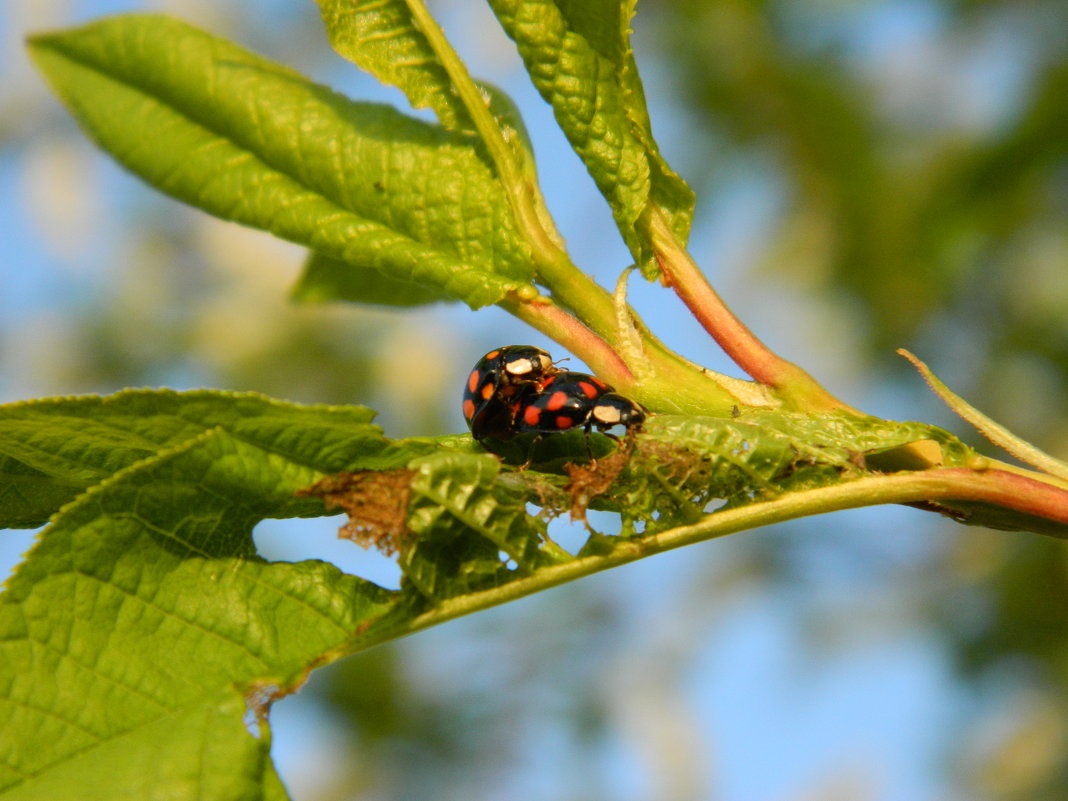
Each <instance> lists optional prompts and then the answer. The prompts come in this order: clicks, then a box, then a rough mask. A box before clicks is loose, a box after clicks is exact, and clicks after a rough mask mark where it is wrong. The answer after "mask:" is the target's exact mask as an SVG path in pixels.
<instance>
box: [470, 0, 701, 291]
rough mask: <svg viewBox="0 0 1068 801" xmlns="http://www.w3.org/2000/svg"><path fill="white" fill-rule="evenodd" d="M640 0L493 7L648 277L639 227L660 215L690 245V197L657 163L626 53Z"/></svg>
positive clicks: (648, 251)
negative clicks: (648, 217) (636, 4)
mask: <svg viewBox="0 0 1068 801" xmlns="http://www.w3.org/2000/svg"><path fill="white" fill-rule="evenodd" d="M635 1H636V0H489V2H490V5H491V6H492V7H493V10H494V12H495V13H496V14H497V17H498V19H499V20H500V21H501V24H502V25H503V26H504V29H505V31H507V33H508V35H509V36H511V37H512V39H514V40H515V42H516V44H517V45H518V47H519V53H520V55H521V56H522V57H523V61H524V63H525V64H526V67H527V71H528V72H529V73H530V77H531V79H532V80H533V82H534V84H535V86H537V88H538V91H539V92H540V93H541V95H542V97H544V98H545V99H546V100H547V101H548V102H549V103H550V105H552V107H553V112H554V113H555V115H556V120H557V122H558V123H559V124H560V127H561V128H562V129H563V131H564V134H565V135H566V136H567V138H568V141H570V142H571V146H572V147H573V148H574V149H575V151H576V152H577V153H578V155H579V156H580V157H581V158H582V160H583V162H584V163H585V164H586V168H587V169H588V170H589V172H590V175H591V176H592V177H593V179H594V181H595V182H596V183H597V186H598V187H599V188H600V190H601V192H602V194H604V196H605V197H606V198H607V199H608V201H609V203H610V204H611V206H612V212H613V214H614V216H615V220H616V224H617V226H618V227H619V230H620V232H621V233H622V235H623V239H624V240H625V241H626V243H627V246H628V247H629V248H630V250H631V253H632V254H633V255H634V259H635V261H636V262H637V263H638V264H639V265H640V266H641V267H642V269H643V272H644V273H645V274H646V275H647V276H652V275H655V274H656V265H655V260H654V259H653V252H652V248H651V245H650V243H649V241H648V239H647V237H646V236H645V235H644V234H643V232H642V230H641V220H642V219H643V218H644V217H646V216H647V215H650V214H653V213H659V214H663V215H665V216H666V218H667V219H668V220H669V222H670V224H671V227H672V229H673V231H674V233H675V235H676V237H677V238H678V239H679V241H680V242H682V243H685V242H686V240H687V237H688V236H689V230H690V223H691V221H692V218H693V205H694V196H693V192H692V191H691V190H690V188H689V187H688V186H687V185H686V183H685V182H684V181H683V180H682V179H681V178H680V177H679V176H678V175H676V174H675V173H674V172H673V171H672V170H671V168H670V167H669V166H668V164H667V162H666V161H665V160H664V158H663V157H662V156H661V155H660V150H659V148H658V146H657V144H656V141H655V139H654V138H653V134H652V127H651V124H650V121H649V113H648V109H647V108H646V103H645V93H644V90H643V88H642V84H641V79H640V78H639V76H638V70H637V65H636V63H635V60H634V52H633V50H632V49H631V45H630V37H629V33H630V31H629V26H630V22H631V18H632V17H633V14H634V4H635Z"/></svg>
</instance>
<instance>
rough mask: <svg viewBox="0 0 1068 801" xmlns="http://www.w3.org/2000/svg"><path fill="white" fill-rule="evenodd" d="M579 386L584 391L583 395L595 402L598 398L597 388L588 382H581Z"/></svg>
mask: <svg viewBox="0 0 1068 801" xmlns="http://www.w3.org/2000/svg"><path fill="white" fill-rule="evenodd" d="M578 385H579V389H581V390H582V394H583V395H585V396H586V397H587V398H589V399H590V400H593V399H594V398H596V397H597V387H595V386H594V385H593V384H591V383H589V382H588V381H579V382H578Z"/></svg>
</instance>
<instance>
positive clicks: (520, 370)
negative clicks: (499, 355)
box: [504, 359, 534, 375]
mask: <svg viewBox="0 0 1068 801" xmlns="http://www.w3.org/2000/svg"><path fill="white" fill-rule="evenodd" d="M504 369H505V371H506V372H507V373H509V374H510V375H529V374H530V373H532V372H533V371H534V364H533V362H531V361H530V359H516V360H515V361H513V362H508V364H507V365H505V368H504Z"/></svg>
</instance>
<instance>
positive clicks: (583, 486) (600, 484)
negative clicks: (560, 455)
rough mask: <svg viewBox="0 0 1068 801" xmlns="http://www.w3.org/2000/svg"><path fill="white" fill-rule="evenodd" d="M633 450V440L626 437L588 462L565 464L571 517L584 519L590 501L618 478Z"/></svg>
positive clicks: (601, 493) (605, 490)
mask: <svg viewBox="0 0 1068 801" xmlns="http://www.w3.org/2000/svg"><path fill="white" fill-rule="evenodd" d="M633 450H634V440H633V439H631V438H628V439H627V440H626V442H625V443H624V444H623V445H621V446H620V447H619V448H616V450H614V451H613V452H612V453H610V454H608V455H607V456H605V457H603V458H601V459H596V460H594V461H592V462H590V463H589V464H566V465H564V469H565V470H566V471H567V474H568V476H569V477H570V479H571V480H570V481H569V482H568V484H567V487H566V488H565V489H566V490H567V492H568V493H569V494H570V496H571V519H572V520H583V521H585V520H586V510H587V509H588V508H589V505H590V502H591V501H592V500H593V499H594V498H596V497H597V496H598V495H603V494H604V493H606V492H607V491H608V489H609V488H610V487H611V486H612V485H613V484H614V483H615V481H616V479H617V478H619V474H620V473H622V472H623V468H624V467H626V465H627V461H628V460H629V459H630V456H631V453H632V452H633Z"/></svg>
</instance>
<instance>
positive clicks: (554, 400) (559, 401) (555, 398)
mask: <svg viewBox="0 0 1068 801" xmlns="http://www.w3.org/2000/svg"><path fill="white" fill-rule="evenodd" d="M565 403H567V393H566V392H554V393H553V394H552V395H550V396H549V400H547V401H546V402H545V408H546V409H548V410H549V411H550V412H555V411H556V410H557V409H560V408H562V407H563V406H564V404H565Z"/></svg>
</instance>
